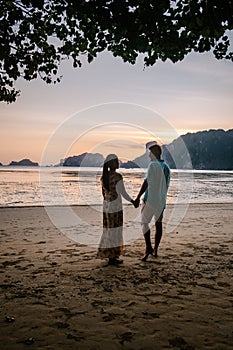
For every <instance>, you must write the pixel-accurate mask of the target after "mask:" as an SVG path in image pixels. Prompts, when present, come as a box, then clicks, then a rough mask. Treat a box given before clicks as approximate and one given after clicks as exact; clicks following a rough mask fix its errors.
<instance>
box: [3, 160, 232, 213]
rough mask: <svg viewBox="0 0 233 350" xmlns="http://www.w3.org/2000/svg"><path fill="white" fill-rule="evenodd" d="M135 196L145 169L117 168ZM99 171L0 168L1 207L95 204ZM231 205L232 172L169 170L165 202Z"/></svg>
mask: <svg viewBox="0 0 233 350" xmlns="http://www.w3.org/2000/svg"><path fill="white" fill-rule="evenodd" d="M119 172H120V173H121V174H122V175H123V177H124V182H125V187H126V189H127V191H128V193H129V194H130V195H131V196H132V197H135V196H136V195H137V193H138V191H139V189H140V186H141V184H142V181H143V179H144V176H145V172H146V169H119ZM100 176H101V169H99V168H74V167H72V168H68V167H65V168H64V167H63V168H59V167H47V168H46V167H45V168H43V167H41V168H34V167H1V168H0V206H1V207H9V206H13V207H17V206H42V205H64V204H69V205H70V204H73V205H96V204H97V205H98V204H101V203H102V195H101V186H100ZM176 202H181V203H232V202H233V171H174V170H173V171H172V174H171V184H170V188H169V193H168V203H176Z"/></svg>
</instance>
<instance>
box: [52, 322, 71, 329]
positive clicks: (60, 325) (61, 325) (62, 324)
mask: <svg viewBox="0 0 233 350" xmlns="http://www.w3.org/2000/svg"><path fill="white" fill-rule="evenodd" d="M54 326H55V327H57V328H60V329H61V328H68V327H69V326H70V325H69V323H66V322H56V323H54Z"/></svg>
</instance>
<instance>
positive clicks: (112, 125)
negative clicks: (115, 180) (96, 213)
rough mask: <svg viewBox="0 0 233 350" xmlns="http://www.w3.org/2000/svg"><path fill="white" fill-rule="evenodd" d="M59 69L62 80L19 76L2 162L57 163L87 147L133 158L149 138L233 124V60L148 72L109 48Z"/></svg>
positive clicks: (6, 108)
mask: <svg viewBox="0 0 233 350" xmlns="http://www.w3.org/2000/svg"><path fill="white" fill-rule="evenodd" d="M60 73H61V75H63V79H62V82H61V83H60V84H57V85H46V84H45V83H44V82H42V81H41V80H39V79H38V80H35V81H32V82H25V81H22V80H21V81H20V82H18V83H17V88H19V89H20V90H21V96H20V97H19V98H18V100H17V102H16V103H13V104H8V105H7V104H5V103H1V107H0V108H1V110H0V113H1V131H0V140H1V141H0V142H1V148H0V162H1V163H3V164H8V163H9V162H10V161H11V160H16V161H19V160H21V159H23V158H30V159H31V160H33V161H36V162H39V163H40V164H42V163H43V165H45V164H57V163H58V162H59V161H60V159H61V158H63V157H66V156H68V155H74V154H80V153H83V152H85V151H87V152H93V153H95V152H100V153H102V154H104V155H106V154H107V153H109V152H111V153H112V152H114V153H117V154H118V155H119V157H120V158H123V159H125V160H127V159H133V158H135V157H137V156H139V155H141V154H142V153H144V149H145V148H144V145H145V143H146V142H147V141H148V140H151V139H157V140H158V141H159V142H160V143H169V142H171V141H172V140H173V139H174V138H176V137H177V136H178V135H179V134H185V133H187V132H195V131H199V130H209V129H219V128H221V129H224V130H228V129H231V128H233V98H232V97H233V79H232V77H233V74H232V73H233V63H230V62H227V61H217V60H216V59H214V57H213V56H212V54H190V55H189V56H188V57H186V59H185V60H184V61H182V62H179V63H176V64H173V63H171V62H166V63H162V62H159V63H157V64H156V65H155V66H153V67H150V68H145V69H143V62H142V59H139V60H138V62H137V64H136V65H134V66H132V65H130V64H126V63H123V62H122V60H121V59H120V58H113V57H112V55H111V54H110V53H107V52H104V53H102V54H100V55H99V57H98V58H97V59H96V60H95V61H94V62H92V63H91V64H88V63H84V65H83V67H82V68H81V69H73V68H72V63H71V61H66V62H64V63H63V64H62V65H61V68H60ZM42 158H43V159H42Z"/></svg>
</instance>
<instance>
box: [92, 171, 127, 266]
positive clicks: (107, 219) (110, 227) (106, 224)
mask: <svg viewBox="0 0 233 350" xmlns="http://www.w3.org/2000/svg"><path fill="white" fill-rule="evenodd" d="M102 192H103V197H104V201H103V234H102V236H101V239H100V243H99V248H98V252H97V257H99V258H110V259H117V258H119V256H120V255H121V254H122V253H123V250H124V245H123V209H122V198H121V196H123V197H124V198H125V199H126V200H128V201H131V198H130V197H129V195H128V194H127V192H126V191H125V188H124V183H123V178H122V175H121V174H119V173H117V172H115V171H110V174H109V191H108V190H106V189H105V188H104V186H103V183H102Z"/></svg>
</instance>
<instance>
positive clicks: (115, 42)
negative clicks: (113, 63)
mask: <svg viewBox="0 0 233 350" xmlns="http://www.w3.org/2000/svg"><path fill="white" fill-rule="evenodd" d="M0 21H1V22H0V36H1V42H0V64H1V67H0V71H1V81H0V100H1V101H6V102H14V101H15V100H16V98H17V96H18V95H19V91H17V90H16V88H15V82H16V81H17V80H18V79H19V78H20V77H22V78H23V79H25V80H32V79H36V78H37V77H38V76H39V77H41V78H42V79H43V80H44V81H45V82H46V83H55V82H59V81H60V77H59V75H58V69H59V63H60V62H61V61H62V60H63V59H65V58H67V57H70V58H71V59H72V63H73V66H74V67H81V65H82V60H83V59H82V57H85V58H86V59H87V61H88V62H91V61H92V60H93V59H94V58H95V57H96V56H97V55H98V53H100V52H102V51H104V50H108V51H110V52H112V54H113V55H114V56H118V57H121V58H122V59H123V60H124V61H125V62H130V63H131V64H134V63H135V62H136V59H137V57H138V55H139V54H143V55H144V64H145V66H150V65H154V64H155V63H156V62H157V61H158V60H162V61H166V60H167V59H170V60H171V61H172V62H177V61H179V60H182V59H183V58H184V57H185V56H186V55H187V54H188V53H190V52H191V51H196V52H206V51H210V50H212V52H213V54H214V56H215V57H216V58H217V59H223V58H224V59H228V60H231V61H233V53H232V52H231V51H230V38H229V33H230V32H229V31H230V30H232V29H233V1H229V0H221V1H219V0H187V1H185V0H177V1H171V0H157V1H152V0H151V1H150V0H116V1H114V0H113V1H111V0H108V1H107V0H99V1H97V0H71V1H68V0H67V1H66V0H60V1H51V0H15V1H8V0H4V1H0Z"/></svg>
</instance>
